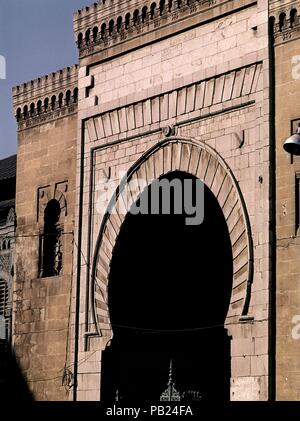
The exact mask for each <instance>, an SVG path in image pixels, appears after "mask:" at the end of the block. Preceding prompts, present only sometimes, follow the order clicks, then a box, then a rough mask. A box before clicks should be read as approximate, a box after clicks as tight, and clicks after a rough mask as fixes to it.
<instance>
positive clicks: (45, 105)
mask: <svg viewBox="0 0 300 421" xmlns="http://www.w3.org/2000/svg"><path fill="white" fill-rule="evenodd" d="M48 109H49V98H45V101H44V111H45V113H46V112H47V111H48Z"/></svg>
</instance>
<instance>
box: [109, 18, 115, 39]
mask: <svg viewBox="0 0 300 421" xmlns="http://www.w3.org/2000/svg"><path fill="white" fill-rule="evenodd" d="M114 25H115V22H114V20H113V19H112V20H111V21H110V22H109V25H108V33H109V35H110V36H111V35H112V33H113V31H114Z"/></svg>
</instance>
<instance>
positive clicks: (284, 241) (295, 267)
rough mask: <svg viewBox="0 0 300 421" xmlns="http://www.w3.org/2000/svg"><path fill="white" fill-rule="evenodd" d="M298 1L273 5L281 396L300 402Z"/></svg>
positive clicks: (277, 286) (277, 374)
mask: <svg viewBox="0 0 300 421" xmlns="http://www.w3.org/2000/svg"><path fill="white" fill-rule="evenodd" d="M299 10H300V3H299V2H298V1H292V2H290V1H284V2H279V1H271V2H270V14H271V22H272V28H273V36H274V40H273V46H274V69H275V74H274V76H275V139H276V214H277V215H276V236H277V240H276V250H277V253H276V326H277V328H276V391H277V393H276V397H277V399H278V400H298V399H299V398H300V388H299V374H300V364H299V344H298V343H297V340H298V341H299V338H298V335H297V331H298V327H297V323H299V318H298V319H297V315H299V308H300V285H299V274H300V263H299V229H298V228H299V226H298V222H297V221H298V215H299V203H297V200H299V195H298V192H297V186H298V184H297V183H298V181H297V175H298V174H299V171H300V158H299V157H296V156H291V155H289V154H288V153H286V152H284V150H283V147H282V146H283V142H284V140H285V139H286V138H288V137H289V136H290V135H291V134H292V133H295V132H296V128H297V126H298V124H299V123H300V99H299V92H300V72H299V62H300V55H299V54H300V48H299V34H300V33H299V28H300V26H299ZM298 317H299V316H298Z"/></svg>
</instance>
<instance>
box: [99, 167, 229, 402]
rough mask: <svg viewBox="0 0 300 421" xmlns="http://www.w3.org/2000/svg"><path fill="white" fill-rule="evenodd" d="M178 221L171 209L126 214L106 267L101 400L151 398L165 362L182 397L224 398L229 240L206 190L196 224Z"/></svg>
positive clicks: (162, 379) (177, 175)
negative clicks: (108, 332)
mask: <svg viewBox="0 0 300 421" xmlns="http://www.w3.org/2000/svg"><path fill="white" fill-rule="evenodd" d="M162 178H164V179H167V180H169V181H172V180H174V179H177V180H180V181H181V182H183V181H184V180H191V183H192V185H193V193H195V184H196V182H197V181H199V180H197V179H196V178H195V177H194V176H191V175H189V174H187V173H183V172H172V173H169V174H167V175H164V176H163V177H162ZM154 183H155V182H154ZM182 185H183V186H184V184H183V183H182ZM143 195H147V196H148V198H149V203H151V186H150V187H148V188H147V189H145V190H144V192H143V193H142V194H141V195H140V199H139V200H142V198H143ZM182 196H183V197H184V187H183V195H182ZM193 200H194V204H195V194H193ZM171 202H172V196H171ZM137 203H138V204H139V201H138V202H137ZM183 207H184V206H183ZM186 216H187V215H186V213H185V211H184V209H183V212H182V213H181V214H176V213H175V212H174V209H172V207H171V213H170V214H168V215H165V214H162V212H161V210H160V212H159V213H158V214H156V215H153V214H147V215H141V214H137V215H133V214H131V213H128V215H127V216H126V218H125V220H124V223H123V225H122V227H121V230H120V233H119V236H118V238H117V241H116V245H115V248H114V251H113V257H112V261H111V266H110V276H109V284H108V304H109V312H110V320H111V324H112V329H113V332H114V336H113V339H112V341H111V344H110V345H109V346H108V347H107V348H106V350H105V351H104V353H103V358H102V385H101V399H102V400H105V401H112V400H114V399H115V397H116V394H117V395H118V397H119V399H120V400H121V399H123V400H135V401H140V402H151V401H152V402H155V401H159V398H160V395H161V393H162V392H163V391H164V389H166V387H167V382H168V372H169V364H170V360H172V361H173V380H174V382H175V387H176V389H177V390H178V391H179V393H180V394H181V396H182V400H189V399H190V398H191V396H197V397H198V398H199V396H201V399H202V400H210V399H214V400H215V399H219V400H224V399H225V400H226V399H229V382H230V343H229V338H228V336H227V333H226V330H225V329H224V321H225V318H226V315H227V311H228V307H229V303H230V297H231V290H232V274H233V265H232V251H231V243H230V237H229V233H228V229H227V225H226V222H225V219H224V217H223V214H222V210H221V208H220V206H219V204H218V202H217V200H216V199H215V197H214V196H213V194H212V193H211V191H210V190H209V189H208V188H207V187H206V186H205V188H204V221H203V223H202V224H200V225H186ZM216 286H217V287H216ZM191 392H192V393H191ZM188 397H189V398H188Z"/></svg>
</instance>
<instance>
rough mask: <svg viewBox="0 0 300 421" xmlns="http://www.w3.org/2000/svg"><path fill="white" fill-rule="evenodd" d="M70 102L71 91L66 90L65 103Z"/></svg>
mask: <svg viewBox="0 0 300 421" xmlns="http://www.w3.org/2000/svg"><path fill="white" fill-rule="evenodd" d="M70 102H71V91H70V90H69V91H67V92H66V105H69V104H70Z"/></svg>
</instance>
